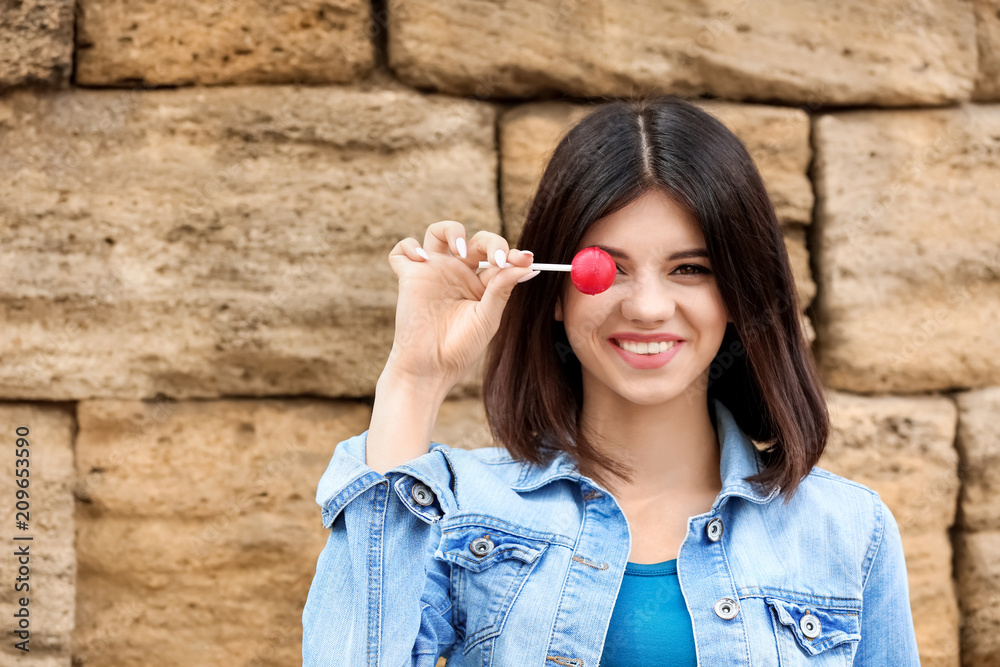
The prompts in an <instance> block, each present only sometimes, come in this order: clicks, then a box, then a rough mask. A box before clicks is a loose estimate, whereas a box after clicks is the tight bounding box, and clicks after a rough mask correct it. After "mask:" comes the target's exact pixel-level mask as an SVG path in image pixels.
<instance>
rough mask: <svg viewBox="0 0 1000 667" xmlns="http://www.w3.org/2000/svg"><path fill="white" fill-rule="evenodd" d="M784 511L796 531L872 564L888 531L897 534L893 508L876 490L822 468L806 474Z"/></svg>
mask: <svg viewBox="0 0 1000 667" xmlns="http://www.w3.org/2000/svg"><path fill="white" fill-rule="evenodd" d="M775 502H776V503H777V504H778V505H779V506H783V510H782V511H783V512H784V513H787V515H788V516H789V518H792V519H794V521H793V523H794V525H795V526H796V529H797V530H799V531H803V532H805V533H809V534H813V535H816V536H819V535H820V534H825V535H826V536H828V537H829V538H838V539H834V540H832V541H833V542H836V543H839V544H840V545H842V546H843V548H844V549H847V550H852V551H855V550H856V552H857V554H856V555H857V556H858V557H860V558H861V560H862V561H863V562H869V563H870V560H871V558H872V556H873V555H874V554H875V552H876V551H877V550H878V546H879V544H880V542H881V541H882V537H883V535H884V534H885V532H886V529H887V526H888V527H890V530H891V531H893V532H894V531H896V523H895V519H894V518H893V516H892V512H891V511H890V510H889V507H888V506H887V505H886V504H885V502H884V501H883V500H882V498H881V496H880V495H879V494H878V492H877V491H875V490H874V489H872V488H870V487H868V486H866V485H864V484H862V483H860V482H856V481H854V480H852V479H848V478H846V477H843V476H841V475H838V474H836V473H833V472H831V471H829V470H827V469H825V468H820V467H818V466H816V467H813V469H812V470H811V471H810V472H809V474H808V475H806V476H805V477H804V478H803V479H802V482H801V483H800V484H799V487H798V488H797V489H796V491H795V494H794V496H793V497H792V498H791V500H790V501H789V502H788V503H787V505H784V504H783V503H781V501H778V500H776V501H775Z"/></svg>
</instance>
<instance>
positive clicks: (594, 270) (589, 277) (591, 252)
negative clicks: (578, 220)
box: [479, 246, 618, 294]
mask: <svg viewBox="0 0 1000 667" xmlns="http://www.w3.org/2000/svg"><path fill="white" fill-rule="evenodd" d="M491 267H493V265H492V264H490V263H489V262H479V268H481V269H488V268H491ZM528 268H530V269H534V270H535V271H569V277H570V280H572V281H573V284H574V285H575V286H576V288H577V289H578V290H580V291H581V292H583V293H584V294H600V293H601V292H603V291H604V290H606V289H608V288H609V287H611V285H612V283H614V282H615V275H616V274H617V273H618V267H617V266H616V265H615V260H613V259H611V255H609V254H608V253H606V252H604V251H603V250H601V249H600V248H598V247H596V246H591V247H590V248H584V249H583V250H581V251H580V252H578V253H576V256H575V257H574V258H573V263H572V264H539V263H538V262H535V263H533V264H532V265H531V266H530V267H528Z"/></svg>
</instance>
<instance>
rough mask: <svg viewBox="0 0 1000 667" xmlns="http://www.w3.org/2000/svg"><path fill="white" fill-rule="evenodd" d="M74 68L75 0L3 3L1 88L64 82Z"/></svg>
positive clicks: (0, 17) (0, 9) (0, 7)
mask: <svg viewBox="0 0 1000 667" xmlns="http://www.w3.org/2000/svg"><path fill="white" fill-rule="evenodd" d="M72 70H73V2H71V1H70V0H25V1H23V2H4V3H2V4H0V89H2V88H6V87H8V86H17V85H21V84H33V83H44V84H64V83H66V81H67V80H68V79H69V76H70V73H71V72H72Z"/></svg>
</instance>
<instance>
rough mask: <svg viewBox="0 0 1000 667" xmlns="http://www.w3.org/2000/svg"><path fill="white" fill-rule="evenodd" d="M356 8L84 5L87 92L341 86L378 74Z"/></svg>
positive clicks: (103, 1) (80, 74)
mask: <svg viewBox="0 0 1000 667" xmlns="http://www.w3.org/2000/svg"><path fill="white" fill-rule="evenodd" d="M370 20H371V7H370V5H369V3H367V2H363V1H362V0H333V1H332V2H331V1H330V0H293V1H290V2H280V3H274V2H265V1H264V0H250V1H249V2H248V1H246V0H242V1H237V0H224V1H223V2H199V1H198V0H177V1H175V2H168V3H149V2H142V1H140V0H81V2H80V20H79V22H78V24H77V40H76V41H77V70H76V81H77V83H80V84H84V85H134V84H136V83H138V82H144V83H147V84H151V85H185V84H192V83H194V84H219V83H240V84H246V83H346V82H350V81H354V80H356V79H359V78H360V77H362V76H364V75H366V74H367V73H368V72H369V71H370V70H371V69H372V67H373V66H374V48H373V45H372V42H371V39H370V37H369V30H370V28H369V22H370Z"/></svg>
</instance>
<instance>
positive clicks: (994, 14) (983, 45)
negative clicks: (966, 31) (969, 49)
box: [972, 0, 1000, 101]
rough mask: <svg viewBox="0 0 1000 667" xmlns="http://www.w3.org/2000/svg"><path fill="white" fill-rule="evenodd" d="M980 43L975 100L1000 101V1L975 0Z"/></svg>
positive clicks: (974, 92)
mask: <svg viewBox="0 0 1000 667" xmlns="http://www.w3.org/2000/svg"><path fill="white" fill-rule="evenodd" d="M974 3H975V8H976V32H977V33H978V39H977V41H978V43H979V72H978V75H977V76H976V88H975V90H974V91H973V93H972V97H973V99H975V100H980V101H987V100H1000V0H974Z"/></svg>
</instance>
